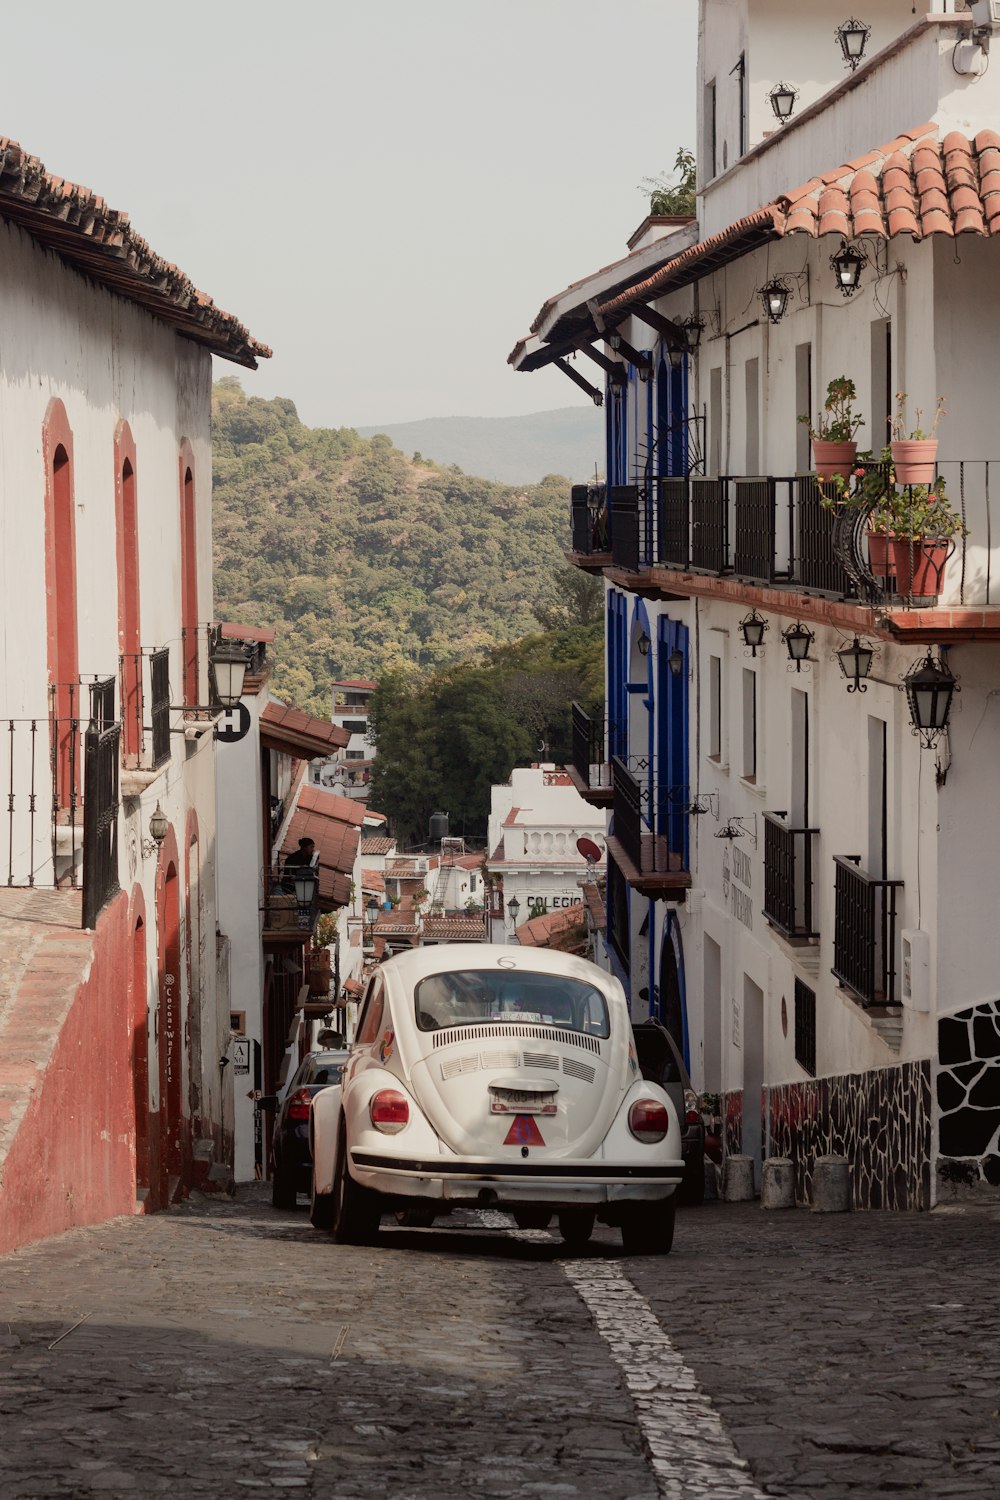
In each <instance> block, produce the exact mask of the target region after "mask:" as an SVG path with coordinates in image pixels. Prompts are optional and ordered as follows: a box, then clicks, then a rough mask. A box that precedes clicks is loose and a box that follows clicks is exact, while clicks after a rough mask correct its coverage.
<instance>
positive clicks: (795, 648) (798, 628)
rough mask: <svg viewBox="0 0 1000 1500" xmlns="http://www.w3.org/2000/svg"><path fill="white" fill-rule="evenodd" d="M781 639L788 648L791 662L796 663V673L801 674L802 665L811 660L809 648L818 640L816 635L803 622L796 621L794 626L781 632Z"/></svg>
mask: <svg viewBox="0 0 1000 1500" xmlns="http://www.w3.org/2000/svg"><path fill="white" fill-rule="evenodd" d="M781 639H782V640H783V641H784V643H785V645H786V646H787V647H788V659H789V661H792V662H794V663H795V670H796V672H801V671H802V663H803V662H804V661H808V659H809V647H810V646H811V645H812V643H813V641H814V640H815V639H816V636H815V634H814V633H813V631H811V630H810V629H809V627H808V626H807V625H803V623H802V621H801V620H796V622H795V624H794V625H789V627H788V629H787V630H783V631H782V632H781Z"/></svg>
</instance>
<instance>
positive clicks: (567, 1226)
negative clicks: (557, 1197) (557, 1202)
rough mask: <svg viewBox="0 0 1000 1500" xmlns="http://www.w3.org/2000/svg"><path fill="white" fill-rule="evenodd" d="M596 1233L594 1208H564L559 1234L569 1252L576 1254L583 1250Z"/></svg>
mask: <svg viewBox="0 0 1000 1500" xmlns="http://www.w3.org/2000/svg"><path fill="white" fill-rule="evenodd" d="M593 1232H594V1210H593V1209H592V1208H564V1209H563V1211H562V1212H561V1213H560V1215H559V1233H560V1234H561V1235H562V1237H563V1240H564V1241H565V1243H566V1248H567V1250H571V1251H573V1252H574V1253H576V1252H578V1251H580V1250H582V1249H583V1247H584V1245H586V1243H587V1241H588V1240H589V1239H590V1236H591V1235H592V1234H593Z"/></svg>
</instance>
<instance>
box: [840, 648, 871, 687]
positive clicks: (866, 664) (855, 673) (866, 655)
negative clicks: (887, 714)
mask: <svg viewBox="0 0 1000 1500" xmlns="http://www.w3.org/2000/svg"><path fill="white" fill-rule="evenodd" d="M874 658H875V652H874V650H873V649H872V647H871V646H869V645H868V644H867V642H861V641H859V640H858V638H857V636H855V637H854V639H853V641H852V642H851V644H850V645H849V646H844V647H843V649H842V650H840V651H838V652H837V660H838V661H839V662H840V670H841V671H842V672H843V674H844V676H845V677H846V678H847V691H848V692H849V693H867V691H868V684H867V683H866V682H863V681H862V678H864V677H867V676H868V675H869V673H870V672H871V669H872V661H873V660H874Z"/></svg>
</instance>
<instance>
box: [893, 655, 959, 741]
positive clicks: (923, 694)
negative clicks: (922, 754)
mask: <svg viewBox="0 0 1000 1500" xmlns="http://www.w3.org/2000/svg"><path fill="white" fill-rule="evenodd" d="M903 686H904V688H905V689H906V698H907V702H908V703H909V705H910V719H911V721H912V723H913V732H914V734H916V735H919V737H920V743H921V744H922V745H923V746H925V747H926V749H928V750H932V749H933V748H934V746H935V745H936V744H937V741H938V736H939V735H941V734H944V732H945V731H946V730H947V728H948V720H949V718H950V716H951V700H952V698H953V697H954V696H955V693H956V691H957V690H958V681H957V679H956V677H955V676H954V674H953V673H952V672H951V670H950V669H949V667H948V665H947V663H946V662H945V661H943V660H941V659H940V658H939V659H938V660H937V661H935V659H934V657H933V656H932V655H931V653H930V651H928V652H927V655H926V656H925V657H924V659H923V661H921V662H919V663H918V664H917V666H915V667H914V668H913V669H912V671H910V672H908V673H907V675H906V676H905V677H904V678H903Z"/></svg>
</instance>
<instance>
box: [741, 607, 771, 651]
mask: <svg viewBox="0 0 1000 1500" xmlns="http://www.w3.org/2000/svg"><path fill="white" fill-rule="evenodd" d="M767 628H768V624H767V621H766V620H765V619H764V618H763V616H761V615H759V614H758V613H757V611H756V610H755V609H752V610H751V611H750V613H749V614H748V615H744V617H743V619H742V620H741V621H740V630H741V631H742V632H743V639H744V641H745V642H746V644H747V645H748V646H749V647H750V655H751V656H756V655H757V647H758V646H763V644H764V631H765V630H767Z"/></svg>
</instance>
